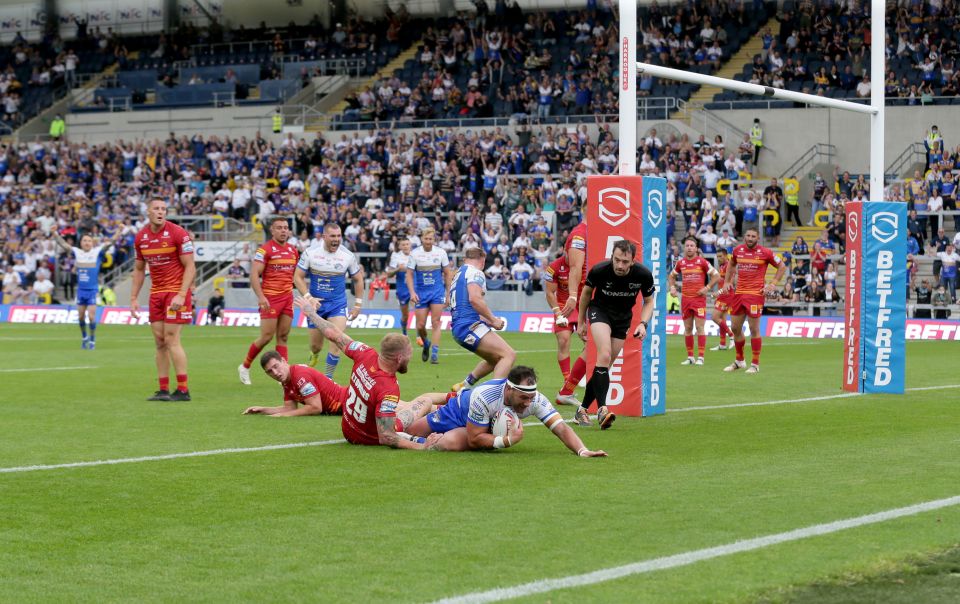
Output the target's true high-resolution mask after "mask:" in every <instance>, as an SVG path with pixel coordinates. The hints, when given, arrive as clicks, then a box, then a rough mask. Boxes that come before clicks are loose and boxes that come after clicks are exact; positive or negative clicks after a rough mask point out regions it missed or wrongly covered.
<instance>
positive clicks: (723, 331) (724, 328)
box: [717, 321, 733, 346]
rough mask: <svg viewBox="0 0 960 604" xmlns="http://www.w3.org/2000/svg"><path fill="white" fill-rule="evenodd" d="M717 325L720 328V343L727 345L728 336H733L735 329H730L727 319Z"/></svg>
mask: <svg viewBox="0 0 960 604" xmlns="http://www.w3.org/2000/svg"><path fill="white" fill-rule="evenodd" d="M717 327H719V328H720V345H721V346H726V345H727V336H732V335H733V331H732V330H731V329H730V326H729V325H727V322H726V321H721V322H720V323H717Z"/></svg>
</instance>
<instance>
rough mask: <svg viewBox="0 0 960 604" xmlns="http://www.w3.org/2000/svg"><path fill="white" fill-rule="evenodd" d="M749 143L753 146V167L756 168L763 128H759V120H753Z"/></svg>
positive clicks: (761, 144)
mask: <svg viewBox="0 0 960 604" xmlns="http://www.w3.org/2000/svg"><path fill="white" fill-rule="evenodd" d="M750 143H751V144H752V145H753V165H754V167H756V165H757V160H759V159H760V148H761V147H763V128H761V127H760V118H754V120H753V127H752V128H750Z"/></svg>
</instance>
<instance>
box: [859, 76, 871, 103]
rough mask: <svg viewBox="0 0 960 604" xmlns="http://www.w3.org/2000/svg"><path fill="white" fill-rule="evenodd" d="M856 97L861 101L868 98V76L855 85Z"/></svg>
mask: <svg viewBox="0 0 960 604" xmlns="http://www.w3.org/2000/svg"><path fill="white" fill-rule="evenodd" d="M857 96H858V97H860V98H861V99H862V98H866V97H868V96H870V76H868V75H865V76H863V79H862V80H860V83H859V84H857Z"/></svg>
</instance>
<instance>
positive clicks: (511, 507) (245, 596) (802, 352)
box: [0, 325, 960, 603]
mask: <svg viewBox="0 0 960 604" xmlns="http://www.w3.org/2000/svg"><path fill="white" fill-rule="evenodd" d="M76 332H77V329H76V328H75V327H65V326H13V325H3V326H2V328H0V346H2V348H0V350H2V352H0V361H2V362H0V368H6V369H13V368H39V367H75V366H81V365H93V366H96V369H90V370H67V371H51V372H44V371H28V372H20V373H12V372H4V373H0V412H2V413H3V416H2V420H0V421H2V423H0V468H10V467H19V466H26V465H33V464H60V463H70V462H78V461H89V460H100V459H117V458H126V457H137V456H151V455H162V454H168V453H184V452H191V451H204V450H213V449H222V448H233V447H257V446H263V445H271V444H283V443H298V442H311V441H322V440H329V439H338V438H340V430H339V421H338V420H337V419H335V418H296V419H289V418H287V419H285V418H269V417H245V416H241V415H240V412H241V411H242V410H243V408H244V407H245V406H247V405H251V404H263V403H270V404H276V401H277V399H278V398H279V396H280V390H279V386H278V385H277V384H275V383H274V382H272V381H270V380H269V379H268V378H267V377H266V376H264V375H262V374H261V373H260V372H259V370H256V371H255V372H254V374H253V375H254V384H253V386H252V387H243V386H241V385H240V384H239V383H238V381H237V378H236V369H235V368H236V365H237V364H238V363H239V361H240V360H241V359H242V357H243V354H244V353H245V351H246V348H247V345H248V343H249V341H250V340H251V339H252V338H253V335H254V331H253V330H248V329H238V328H223V329H220V328H189V329H188V330H187V332H186V335H185V345H186V347H187V351H188V353H189V355H190V363H191V366H190V388H191V391H192V393H193V395H194V401H193V402H192V403H186V404H160V403H147V402H145V401H144V398H145V397H146V396H147V395H149V394H151V393H152V392H153V390H155V389H156V382H155V377H154V374H155V370H154V367H153V360H152V359H153V352H152V341H151V338H150V335H149V331H148V330H147V329H146V328H132V327H108V326H104V327H101V328H100V329H99V331H98V343H97V345H98V349H97V350H96V351H93V352H88V351H82V350H80V347H79V341H78V340H79V337H78V334H77V333H76ZM382 333H383V332H379V331H375V330H370V331H363V332H356V333H354V336H355V337H358V338H360V339H363V340H365V341H367V342H370V343H373V342H375V341H376V340H378V339H379V337H380V335H381V334H382ZM509 340H510V342H511V343H512V344H513V345H514V347H515V348H516V349H517V350H518V351H520V354H519V358H520V360H521V362H524V363H526V364H530V365H533V366H535V367H537V369H538V370H539V372H540V373H541V380H540V383H541V385H542V390H544V391H545V392H547V393H548V394H550V393H552V392H554V391H555V389H556V388H557V387H558V386H559V385H560V376H559V370H558V369H557V366H556V362H555V358H554V353H553V352H552V349H553V345H554V344H553V337H552V336H550V335H533V334H509ZM713 343H715V342H711V345H712V344H713ZM443 345H444V351H445V352H447V353H452V352H456V353H462V352H463V351H462V350H460V349H457V348H455V347H454V345H453V344H452V341H451V340H450V337H449V334H444V341H443ZM305 346H306V336H305V333H304V332H303V331H299V330H298V331H295V332H294V336H293V338H292V341H291V351H292V352H293V354H294V355H299V360H303V359H304V358H305V356H306V355H305ZM841 347H842V344H841V342H839V341H819V340H770V339H768V340H767V341H766V342H765V344H764V352H763V373H761V374H760V375H757V376H747V375H743V374H742V373H738V374H732V375H731V374H724V373H723V372H722V371H721V368H722V366H723V365H724V364H726V363H727V362H729V357H730V355H731V354H732V353H731V352H724V353H708V356H707V366H705V367H680V366H679V362H680V361H681V360H682V358H683V356H684V354H685V353H684V352H683V350H682V339H680V338H671V339H670V341H669V356H668V360H667V362H668V368H669V372H668V387H667V406H668V408H670V409H680V408H684V407H699V406H706V405H729V404H734V403H744V402H758V401H772V400H782V399H795V398H807V397H817V396H829V395H833V394H837V393H838V392H839V383H840V357H841ZM907 351H908V355H907V360H908V375H907V378H908V379H907V381H908V384H907V385H908V388H911V387H912V388H916V387H923V386H936V385H953V384H960V377H958V375H957V372H956V363H955V359H956V358H957V345H956V343H954V342H922V343H909V344H908V346H907ZM441 354H442V355H443V352H442V353H441ZM951 359H953V360H951ZM294 360H297V357H296V356H295V359H294ZM441 361H442V364H441V365H439V366H434V365H429V364H426V365H423V364H420V362H419V360H415V361H414V363H413V364H412V367H411V372H410V373H409V374H407V375H406V376H403V377H402V378H401V391H402V393H403V395H404V397H409V396H412V395H415V394H417V393H419V392H424V391H431V390H438V389H445V388H447V387H449V385H450V384H451V383H453V382H455V381H458V380H460V379H461V378H462V377H463V375H465V374H466V372H467V371H468V370H469V369H470V368H471V367H472V365H473V363H474V358H473V357H471V356H469V355H466V354H456V355H446V356H442V358H441ZM348 373H349V368H348V367H346V366H344V365H343V364H342V365H341V367H340V368H339V369H338V374H337V379H338V381H341V382H342V381H344V379H345V378H346V376H347V375H348ZM958 401H960V388H956V389H942V390H927V391H912V392H908V393H907V394H906V395H904V396H864V397H855V398H838V399H833V400H824V401H812V402H805V403H800V404H784V405H771V406H761V407H741V408H731V409H715V410H702V411H691V412H688V413H668V414H667V415H666V416H664V417H658V418H652V419H643V420H641V419H629V418H622V419H621V420H618V421H617V424H616V427H615V429H613V430H610V431H608V432H603V433H601V432H599V431H598V430H596V429H579V431H580V434H581V436H582V437H583V439H584V441H585V442H586V444H587V445H588V446H590V447H592V448H603V449H605V450H606V451H608V452H609V453H610V455H611V456H610V457H609V458H608V459H578V458H576V457H575V456H573V455H571V454H569V453H568V452H567V451H566V450H565V448H564V447H563V446H562V445H561V444H560V443H559V441H557V439H556V438H555V437H553V436H552V435H551V434H550V433H549V432H547V431H546V430H543V429H542V428H530V429H528V430H527V431H526V436H525V438H524V441H523V443H522V444H521V445H519V446H517V447H516V448H514V449H510V450H507V451H500V452H496V453H472V454H430V453H418V452H400V451H392V450H389V449H384V448H380V447H353V446H349V445H346V444H335V445H330V446H320V447H309V448H298V449H286V450H274V451H262V452H246V453H235V454H224V455H216V456H210V457H195V458H180V459H172V460H165V461H151V462H144V463H133V464H123V465H106V466H97V467H85V468H73V469H57V470H49V471H34V472H22V473H4V474H0V510H2V518H3V521H2V522H0V601H15V602H49V601H83V602H87V601H90V602H92V601H96V602H103V601H120V600H125V601H133V600H136V601H148V602H154V601H163V602H170V601H185V600H189V601H201V602H221V601H251V600H259V601H277V602H291V601H311V602H316V601H321V602H365V603H366V602H392V601H404V602H407V601H411V602H413V601H429V600H433V599H438V598H442V597H449V596H455V595H459V594H463V593H469V592H474V591H480V590H486V589H490V588H493V587H498V586H500V587H507V586H512V585H517V584H521V583H526V582H529V581H534V580H538V579H543V578H555V577H563V576H567V575H572V574H579V573H583V572H589V571H593V570H598V569H602V568H608V567H612V566H617V565H622V564H628V563H631V562H637V561H642V560H647V559H652V558H657V557H661V556H669V555H673V554H678V553H683V552H687V551H691V550H696V549H700V548H705V547H712V546H717V545H722V544H727V543H731V542H734V541H737V540H741V539H748V538H752V537H757V536H761V535H767V534H772V533H778V532H782V531H788V530H792V529H797V528H801V527H805V526H809V525H813V524H818V523H824V522H831V521H834V520H839V519H843V518H852V517H856V516H860V515H863V514H868V513H873V512H878V511H882V510H887V509H891V508H896V507H901V506H906V505H911V504H915V503H920V502H923V501H929V500H933V499H939V498H943V497H950V496H955V495H958V494H960V469H958V464H957V462H956V459H957V453H958V444H960V435H958V432H957V425H958V423H957V420H956V417H957V416H956V413H957V402H958ZM561 411H562V412H563V413H564V414H565V415H567V416H569V415H571V414H572V412H571V410H570V409H569V408H561ZM958 535H960V508H955V507H954V508H946V509H942V510H939V511H936V512H930V513H925V514H919V515H916V516H911V517H908V518H902V519H899V520H892V521H889V522H884V523H880V524H876V525H872V526H867V527H861V528H856V529H851V530H848V531H842V532H839V533H834V534H831V535H825V536H820V537H814V538H810V539H804V540H800V541H795V542H791V543H786V544H781V545H777V546H773V547H769V548H765V549H760V550H757V551H753V552H747V553H741V554H736V555H731V556H725V557H721V558H716V559H713V560H709V561H704V562H700V563H696V564H693V565H690V566H686V567H679V568H675V569H671V570H664V571H657V572H652V573H647V574H642V575H634V576H630V577H626V578H622V579H618V580H615V581H610V582H606V583H600V584H596V585H590V586H585V587H579V588H574V589H564V590H558V591H553V592H551V593H547V594H541V595H538V596H531V597H528V598H525V599H524V600H525V601H530V602H544V601H551V602H626V601H643V602H718V601H720V602H752V601H756V600H758V599H763V598H769V597H773V596H771V594H786V593H794V591H793V590H798V589H799V590H801V591H802V590H803V589H804V587H803V586H809V585H814V584H817V583H818V582H823V581H825V580H827V579H828V578H830V577H838V576H846V575H848V574H850V573H852V574H854V575H863V576H873V575H874V574H876V572H877V570H878V569H883V568H889V567H891V566H893V567H898V568H899V567H901V566H908V565H909V564H908V563H907V562H903V561H904V560H909V559H911V557H912V556H918V555H925V554H926V553H929V552H934V551H939V550H943V549H945V548H947V547H949V546H951V545H953V544H955V543H956V542H957V536H958ZM944 581H946V579H944ZM946 584H949V582H947V583H946ZM945 588H946V587H944V588H943V589H945ZM918 589H919V587H918ZM932 589H938V588H937V587H935V586H934V587H933V588H932ZM798 593H799V592H798ZM918 593H919V592H918ZM923 593H927V592H923ZM775 597H780V595H776V596H775ZM798 601H816V599H815V598H810V597H808V599H807V600H798ZM916 601H919V600H916Z"/></svg>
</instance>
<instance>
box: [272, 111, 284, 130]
mask: <svg viewBox="0 0 960 604" xmlns="http://www.w3.org/2000/svg"><path fill="white" fill-rule="evenodd" d="M273 131H274V132H282V131H283V116H282V115H280V114H279V113H274V114H273Z"/></svg>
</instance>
